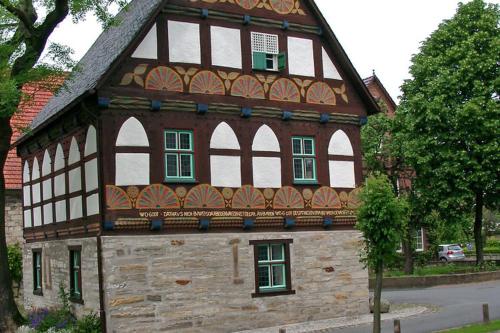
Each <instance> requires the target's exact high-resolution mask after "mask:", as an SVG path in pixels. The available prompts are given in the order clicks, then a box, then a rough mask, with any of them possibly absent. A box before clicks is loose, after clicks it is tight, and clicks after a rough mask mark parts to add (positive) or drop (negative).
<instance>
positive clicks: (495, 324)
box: [441, 320, 500, 333]
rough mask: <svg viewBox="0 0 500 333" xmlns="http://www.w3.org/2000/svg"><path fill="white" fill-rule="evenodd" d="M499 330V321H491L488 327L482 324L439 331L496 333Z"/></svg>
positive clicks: (450, 332)
mask: <svg viewBox="0 0 500 333" xmlns="http://www.w3.org/2000/svg"><path fill="white" fill-rule="evenodd" d="M498 330H500V320H496V321H492V322H491V323H489V324H488V325H484V324H475V325H470V326H464V327H461V328H453V329H451V330H447V331H441V332H443V333H444V332H446V333H488V332H496V331H498Z"/></svg>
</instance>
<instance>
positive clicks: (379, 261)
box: [357, 174, 406, 333]
mask: <svg viewBox="0 0 500 333" xmlns="http://www.w3.org/2000/svg"><path fill="white" fill-rule="evenodd" d="M360 199H361V205H360V207H359V209H358V212H357V218H358V223H357V228H358V229H359V230H360V231H361V232H362V233H363V237H364V253H363V257H362V260H363V261H364V262H365V263H366V264H367V266H368V267H369V268H370V269H371V270H373V271H374V272H375V274H376V282H375V290H374V299H373V304H374V309H373V319H374V320H373V322H374V323H373V332H374V333H379V332H380V299H381V296H382V277H383V274H384V266H385V265H387V264H390V263H391V262H393V261H394V260H395V259H396V258H397V253H396V250H397V248H398V246H399V241H400V237H399V229H400V228H401V221H402V220H403V219H404V218H405V216H404V215H405V212H406V208H405V207H406V205H405V202H404V201H403V200H400V199H399V198H398V197H397V196H396V195H395V194H394V192H393V189H392V186H391V184H390V182H389V180H388V178H387V176H386V175H380V174H379V175H377V176H370V177H369V178H368V179H367V180H366V184H365V186H364V187H363V189H362V190H361V193H360Z"/></svg>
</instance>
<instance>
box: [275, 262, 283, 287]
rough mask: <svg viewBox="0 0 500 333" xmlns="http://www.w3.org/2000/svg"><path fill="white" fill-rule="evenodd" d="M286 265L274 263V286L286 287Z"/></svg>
mask: <svg viewBox="0 0 500 333" xmlns="http://www.w3.org/2000/svg"><path fill="white" fill-rule="evenodd" d="M284 286H286V283H285V265H273V287H284Z"/></svg>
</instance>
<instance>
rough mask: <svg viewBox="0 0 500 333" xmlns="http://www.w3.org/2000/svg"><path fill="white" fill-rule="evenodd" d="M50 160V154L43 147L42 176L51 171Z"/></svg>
mask: <svg viewBox="0 0 500 333" xmlns="http://www.w3.org/2000/svg"><path fill="white" fill-rule="evenodd" d="M51 164H52V160H51V158H50V154H49V151H48V149H45V153H44V154H43V162H42V176H47V175H48V174H50V172H51V171H52V170H51V169H52V165H51Z"/></svg>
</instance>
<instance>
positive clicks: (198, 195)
mask: <svg viewBox="0 0 500 333" xmlns="http://www.w3.org/2000/svg"><path fill="white" fill-rule="evenodd" d="M184 208H225V204H224V197H222V194H220V193H219V191H217V189H216V188H214V187H212V186H210V185H207V184H202V185H198V186H196V187H193V188H192V189H191V191H189V193H188V194H187V196H186V199H185V201H184Z"/></svg>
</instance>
